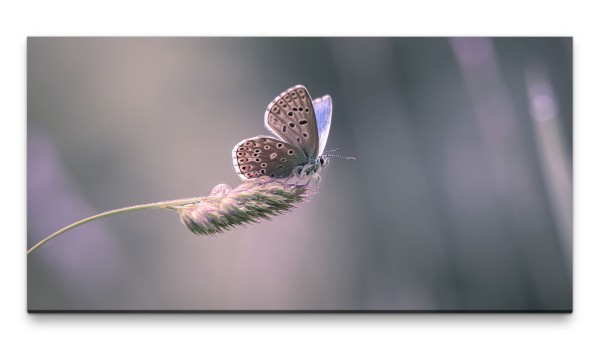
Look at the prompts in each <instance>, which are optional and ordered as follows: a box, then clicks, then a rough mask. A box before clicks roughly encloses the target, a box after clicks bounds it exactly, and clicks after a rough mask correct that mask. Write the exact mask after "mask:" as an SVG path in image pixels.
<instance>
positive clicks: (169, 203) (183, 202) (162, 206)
mask: <svg viewBox="0 0 600 347" xmlns="http://www.w3.org/2000/svg"><path fill="white" fill-rule="evenodd" d="M203 199H206V197H199V198H188V199H178V200H168V201H159V202H153V203H150V204H143V205H135V206H130V207H123V208H119V209H116V210H112V211H106V212H102V213H100V214H97V215H95V216H91V217H88V218H85V219H82V220H80V221H78V222H75V223H73V224H71V225H69V226H66V227H64V228H62V229H60V230H59V231H57V232H55V233H53V234H51V235H49V236H48V237H46V238H45V239H43V240H42V241H40V242H38V243H36V244H35V245H34V246H33V247H31V248H30V249H29V250H27V254H31V252H33V251H35V250H36V249H37V248H39V247H40V246H42V245H43V244H44V243H46V242H48V241H50V240H52V239H53V238H55V237H57V236H58V235H60V234H62V233H64V232H66V231H69V230H71V229H73V228H75V227H78V226H80V225H82V224H85V223H88V222H91V221H93V220H96V219H100V218H102V217H108V216H112V215H115V214H119V213H125V212H132V211H138V210H148V209H153V208H160V209H166V208H174V207H177V206H181V205H189V204H194V203H197V202H200V201H202V200H203Z"/></svg>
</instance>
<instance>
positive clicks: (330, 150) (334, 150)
mask: <svg viewBox="0 0 600 347" xmlns="http://www.w3.org/2000/svg"><path fill="white" fill-rule="evenodd" d="M339 150H340V149H339V148H336V149H328V150H326V151H324V152H323V153H327V152H338V151H339Z"/></svg>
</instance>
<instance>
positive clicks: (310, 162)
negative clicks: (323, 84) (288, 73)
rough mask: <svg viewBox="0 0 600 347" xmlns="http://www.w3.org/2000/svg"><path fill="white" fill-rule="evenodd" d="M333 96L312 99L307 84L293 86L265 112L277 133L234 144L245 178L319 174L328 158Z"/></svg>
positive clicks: (270, 127)
mask: <svg viewBox="0 0 600 347" xmlns="http://www.w3.org/2000/svg"><path fill="white" fill-rule="evenodd" d="M331 111H332V104H331V98H330V97H329V96H328V95H325V96H323V97H321V98H318V99H315V100H312V99H311V97H310V95H309V94H308V91H307V90H306V88H305V87H304V86H301V85H297V86H294V87H291V88H289V89H288V90H286V91H285V92H283V93H282V94H280V95H279V96H278V97H276V98H275V99H274V100H273V101H272V102H271V103H270V104H269V106H268V107H267V111H266V112H265V126H266V128H267V129H268V130H270V131H271V132H272V133H273V134H275V136H276V137H272V136H256V137H252V138H249V139H245V140H242V141H240V142H239V143H238V144H236V145H235V146H234V148H233V152H232V156H233V165H234V167H235V169H236V172H237V174H238V175H239V176H240V177H241V178H242V179H244V180H246V179H252V178H257V177H260V176H270V177H273V178H287V177H290V176H296V177H300V178H301V177H304V176H306V175H313V174H316V173H317V172H318V171H319V170H320V169H321V168H322V167H324V166H325V165H326V164H327V162H328V159H327V157H325V156H323V155H322V154H323V150H324V148H325V143H326V142H327V137H328V136H329V128H330V125H331V113H332V112H331Z"/></svg>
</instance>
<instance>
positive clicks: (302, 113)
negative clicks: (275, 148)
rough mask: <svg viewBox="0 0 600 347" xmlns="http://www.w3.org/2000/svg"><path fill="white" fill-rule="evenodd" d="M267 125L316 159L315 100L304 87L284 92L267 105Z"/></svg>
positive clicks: (317, 146) (280, 136) (317, 145)
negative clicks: (313, 101) (313, 100)
mask: <svg viewBox="0 0 600 347" xmlns="http://www.w3.org/2000/svg"><path fill="white" fill-rule="evenodd" d="M265 126H266V127H267V129H269V130H270V131H272V132H273V133H275V134H276V135H277V136H279V138H281V139H282V140H284V141H286V142H288V143H290V144H293V145H297V146H298V147H300V148H301V149H302V150H303V151H304V152H305V153H306V155H307V156H309V157H311V158H313V159H314V158H316V157H317V154H318V151H319V133H318V130H317V120H316V118H315V110H314V108H313V103H312V100H311V98H310V95H309V94H308V91H307V90H306V88H304V86H301V85H297V86H294V87H292V88H290V89H288V90H286V91H285V92H283V93H281V95H279V96H278V97H276V98H275V100H273V101H272V102H271V103H270V104H269V106H268V107H267V111H266V112H265Z"/></svg>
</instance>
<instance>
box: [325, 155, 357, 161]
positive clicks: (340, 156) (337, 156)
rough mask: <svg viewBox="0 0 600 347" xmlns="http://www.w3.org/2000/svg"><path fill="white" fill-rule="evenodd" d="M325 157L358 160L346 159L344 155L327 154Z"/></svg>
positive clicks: (352, 158) (351, 158)
mask: <svg viewBox="0 0 600 347" xmlns="http://www.w3.org/2000/svg"><path fill="white" fill-rule="evenodd" d="M323 156H324V157H335V158H342V159H348V160H356V158H354V157H345V156H343V155H337V154H325V155H323Z"/></svg>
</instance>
